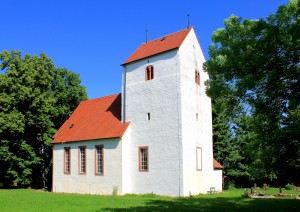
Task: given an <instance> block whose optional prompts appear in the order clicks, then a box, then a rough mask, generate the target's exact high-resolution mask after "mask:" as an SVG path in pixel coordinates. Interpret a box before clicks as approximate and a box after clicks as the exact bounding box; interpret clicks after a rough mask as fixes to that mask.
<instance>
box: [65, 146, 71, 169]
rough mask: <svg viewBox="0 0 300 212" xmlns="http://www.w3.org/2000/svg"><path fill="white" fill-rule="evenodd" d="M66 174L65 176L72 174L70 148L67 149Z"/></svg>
mask: <svg viewBox="0 0 300 212" xmlns="http://www.w3.org/2000/svg"><path fill="white" fill-rule="evenodd" d="M64 173H65V174H70V173H71V151H70V147H65V154H64Z"/></svg>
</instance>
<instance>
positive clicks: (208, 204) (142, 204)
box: [0, 189, 300, 212]
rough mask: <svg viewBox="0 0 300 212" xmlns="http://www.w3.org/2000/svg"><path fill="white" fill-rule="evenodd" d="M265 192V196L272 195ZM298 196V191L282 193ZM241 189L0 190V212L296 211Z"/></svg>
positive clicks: (299, 204)
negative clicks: (173, 192)
mask: <svg viewBox="0 0 300 212" xmlns="http://www.w3.org/2000/svg"><path fill="white" fill-rule="evenodd" d="M278 191H279V189H269V190H267V192H265V193H266V194H276V193H277V192H278ZM283 192H285V193H292V194H296V195H298V196H299V195H300V192H299V191H291V192H289V191H286V190H285V189H283ZM243 193H244V191H243V189H233V190H229V191H224V192H222V193H220V194H205V195H198V196H194V197H187V198H171V197H164V196H156V195H151V194H148V195H124V196H98V195H81V194H57V193H51V192H45V191H37V190H32V189H12V190H6V189H0V211H242V212H244V211H298V210H299V209H300V200H298V199H295V197H290V198H273V199H253V198H245V197H243V196H242V195H243Z"/></svg>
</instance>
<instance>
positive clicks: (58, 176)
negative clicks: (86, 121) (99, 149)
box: [52, 138, 122, 194]
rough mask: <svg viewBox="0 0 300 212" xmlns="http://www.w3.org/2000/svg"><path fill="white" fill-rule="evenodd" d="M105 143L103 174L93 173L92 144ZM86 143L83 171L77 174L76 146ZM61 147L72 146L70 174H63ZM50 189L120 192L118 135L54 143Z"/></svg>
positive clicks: (95, 192)
mask: <svg viewBox="0 0 300 212" xmlns="http://www.w3.org/2000/svg"><path fill="white" fill-rule="evenodd" d="M101 144H102V145H104V176H98V175H95V145H101ZM79 146H86V159H87V162H86V174H84V175H82V174H79V173H78V167H79V166H78V158H79V157H78V147H79ZM64 147H70V148H71V174H64ZM53 172H54V173H53V186H52V190H53V192H64V193H82V194H83V193H86V194H112V191H113V187H114V186H117V187H118V193H119V194H122V141H121V140H120V138H115V139H103V140H95V141H85V142H72V143H64V144H55V145H54V147H53Z"/></svg>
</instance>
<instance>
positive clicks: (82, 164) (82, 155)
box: [78, 147, 86, 174]
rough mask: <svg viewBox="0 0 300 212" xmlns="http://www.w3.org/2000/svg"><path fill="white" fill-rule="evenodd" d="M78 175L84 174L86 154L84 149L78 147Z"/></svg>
mask: <svg viewBox="0 0 300 212" xmlns="http://www.w3.org/2000/svg"><path fill="white" fill-rule="evenodd" d="M78 161H79V174H85V173H86V153H85V147H79V160H78Z"/></svg>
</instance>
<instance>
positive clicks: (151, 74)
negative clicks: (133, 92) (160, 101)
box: [145, 66, 154, 81]
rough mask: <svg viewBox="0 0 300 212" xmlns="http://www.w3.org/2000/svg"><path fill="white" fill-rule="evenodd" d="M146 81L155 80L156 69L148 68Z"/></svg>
mask: <svg viewBox="0 0 300 212" xmlns="http://www.w3.org/2000/svg"><path fill="white" fill-rule="evenodd" d="M145 72H146V73H145V79H146V81H147V80H152V79H153V78H154V68H153V66H147V67H146V70H145Z"/></svg>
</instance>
